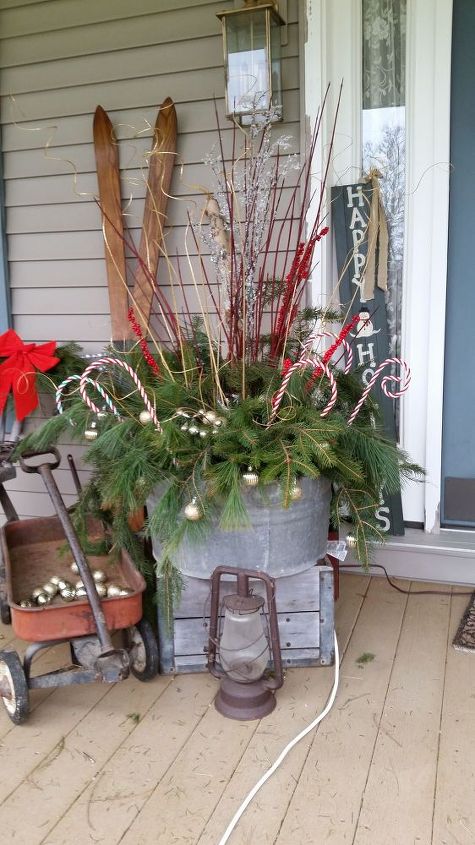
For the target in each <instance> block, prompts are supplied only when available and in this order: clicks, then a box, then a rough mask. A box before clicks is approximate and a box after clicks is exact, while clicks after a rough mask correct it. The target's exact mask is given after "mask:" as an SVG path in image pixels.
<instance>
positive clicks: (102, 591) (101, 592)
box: [96, 583, 107, 599]
mask: <svg viewBox="0 0 475 845" xmlns="http://www.w3.org/2000/svg"><path fill="white" fill-rule="evenodd" d="M96 593H97V595H98V596H99V598H100V599H105V598H106V596H107V587H106V585H105V584H101V583H96Z"/></svg>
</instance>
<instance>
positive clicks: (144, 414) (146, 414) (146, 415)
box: [139, 411, 152, 425]
mask: <svg viewBox="0 0 475 845" xmlns="http://www.w3.org/2000/svg"><path fill="white" fill-rule="evenodd" d="M139 420H140V422H141V423H142V425H147V423H149V422H151V421H152V415H151V413H150V411H140V414H139Z"/></svg>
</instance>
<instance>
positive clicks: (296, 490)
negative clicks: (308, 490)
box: [289, 484, 303, 502]
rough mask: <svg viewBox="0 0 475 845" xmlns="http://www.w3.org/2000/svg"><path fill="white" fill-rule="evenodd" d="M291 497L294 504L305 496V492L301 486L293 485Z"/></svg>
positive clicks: (290, 492)
mask: <svg viewBox="0 0 475 845" xmlns="http://www.w3.org/2000/svg"><path fill="white" fill-rule="evenodd" d="M289 496H290V499H291V501H292V502H298V500H299V499H301V498H302V496H303V490H302V488H301V486H300V484H293V485H292V487H291V488H290V491H289Z"/></svg>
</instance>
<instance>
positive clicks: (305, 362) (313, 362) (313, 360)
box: [267, 355, 338, 425]
mask: <svg viewBox="0 0 475 845" xmlns="http://www.w3.org/2000/svg"><path fill="white" fill-rule="evenodd" d="M305 367H312V368H313V369H315V368H316V367H321V368H322V370H323V372H324V373H325V375H326V377H327V378H328V381H329V382H330V387H331V396H330V401H329V402H328V404H327V405H326V406H325V408H324V409H323V411H322V412H321V414H320V416H321V417H326V416H327V414H329V413H330V411H331V409H332V408H333V406H334V404H335V402H336V400H337V396H338V391H337V385H336V381H335V377H334V375H333V373H332V371H331V370H330V368H329V367H328V366H327V364H324V362H323V361H322V360H321V359H320V358H319V357H318V356H317V355H312V356H308V357H305V358H304V357H302V356H301V357H300V358H299V359H298V361H296V362H295V364H292V366H291V367H290V368H289V369H288V370H287V372H286V374H285V376H284V378H283V380H282V384H281V386H280V387H279V389H278V391H277V393H275V394H274V396H273V398H272V401H271V404H272V412H271V415H270V417H269V422H268V424H267V425H270V424H271V423H272V422H273V420H274V419H275V416H276V414H277V411H278V410H279V406H280V403H281V402H282V398H283V396H284V393H285V391H286V390H287V386H288V384H289V381H290V379H291V377H292V374H293V373H294V372H295V371H296V370H301V369H305Z"/></svg>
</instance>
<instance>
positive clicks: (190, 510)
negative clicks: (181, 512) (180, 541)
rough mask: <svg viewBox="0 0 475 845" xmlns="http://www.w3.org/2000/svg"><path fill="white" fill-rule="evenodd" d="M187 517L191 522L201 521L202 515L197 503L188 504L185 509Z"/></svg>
mask: <svg viewBox="0 0 475 845" xmlns="http://www.w3.org/2000/svg"><path fill="white" fill-rule="evenodd" d="M185 516H186V518H187V519H189V520H190V522H196V521H197V520H198V519H201V517H202V513H201V508H200V506H199V505H198V504H197V503H196V502H195V501H193V502H188V504H187V505H186V507H185Z"/></svg>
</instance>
